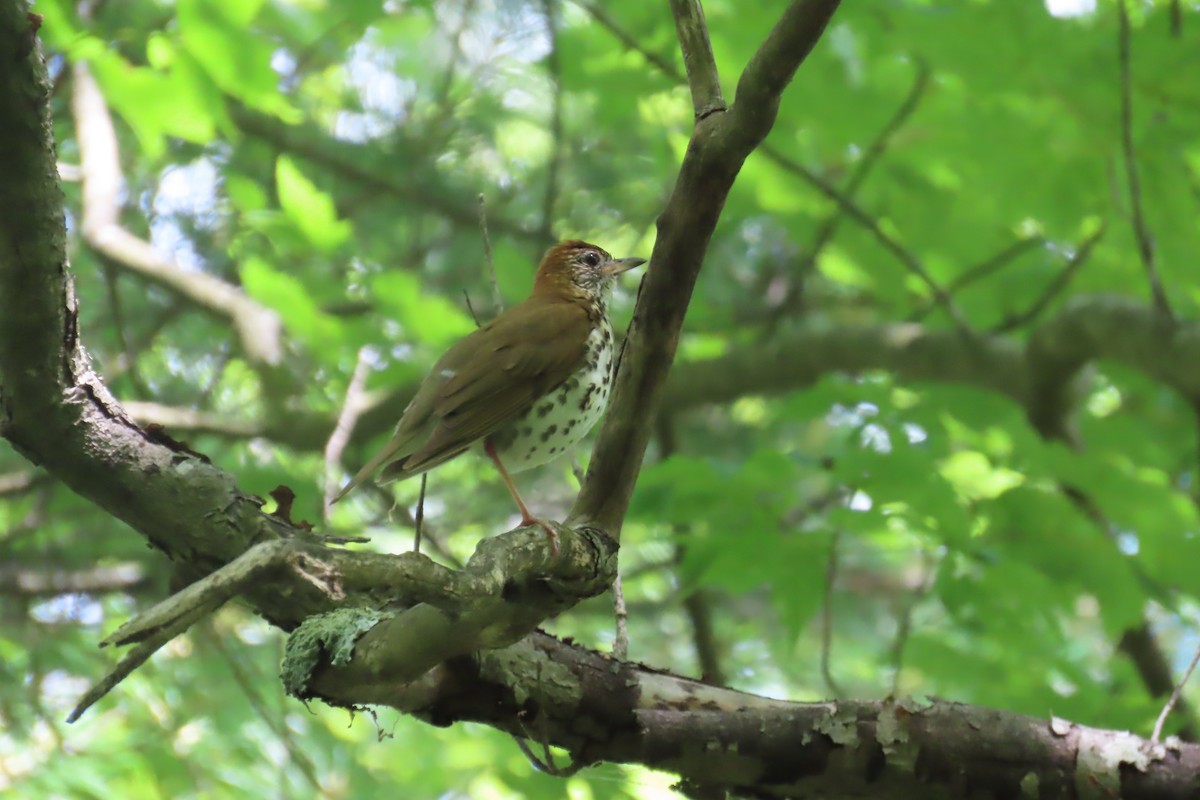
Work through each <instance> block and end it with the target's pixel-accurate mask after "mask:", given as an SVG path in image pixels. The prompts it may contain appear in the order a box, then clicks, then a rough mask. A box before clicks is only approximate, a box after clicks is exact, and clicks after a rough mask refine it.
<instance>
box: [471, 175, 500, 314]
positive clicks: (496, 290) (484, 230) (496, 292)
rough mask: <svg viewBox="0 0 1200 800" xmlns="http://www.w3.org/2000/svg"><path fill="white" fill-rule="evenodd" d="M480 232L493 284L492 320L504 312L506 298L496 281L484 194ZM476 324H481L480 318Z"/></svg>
mask: <svg viewBox="0 0 1200 800" xmlns="http://www.w3.org/2000/svg"><path fill="white" fill-rule="evenodd" d="M479 232H480V233H481V234H482V236H483V257H484V264H483V266H484V269H485V270H486V274H487V279H488V281H489V282H490V283H491V284H492V318H493V319H495V318H496V317H498V316H500V312H502V311H504V296H503V295H502V294H500V281H498V280H497V279H496V261H495V258H494V257H493V255H492V240H491V238H489V237H488V223H487V200H486V199H485V198H484V196H483V193H482V192H480V193H479ZM470 305H471V298H469V297H468V298H467V306H468V307H470ZM471 316H472V317H474V316H475V310H474V309H471ZM475 324H476V325H478V324H479V320H478V318H476V320H475Z"/></svg>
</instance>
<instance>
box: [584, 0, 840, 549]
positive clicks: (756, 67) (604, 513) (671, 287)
mask: <svg viewBox="0 0 1200 800" xmlns="http://www.w3.org/2000/svg"><path fill="white" fill-rule="evenodd" d="M837 6H838V1H837V0H793V2H791V3H790V4H789V5H788V8H787V9H786V10H785V11H784V13H783V16H782V17H781V18H780V20H779V22H778V23H777V24H776V25H775V27H774V29H772V31H771V33H770V34H769V35H768V36H767V39H766V41H764V42H763V45H762V47H761V48H759V50H758V52H757V53H755V55H754V57H753V58H751V60H750V63H749V65H747V67H746V69H745V71H744V72H743V74H742V78H741V80H740V81H739V82H738V91H737V96H736V97H735V100H734V104H733V106H732V107H731V108H730V109H729V111H728V113H711V114H709V115H707V116H703V117H700V118H698V119H697V121H696V127H695V130H694V131H693V133H692V138H691V141H690V142H689V144H688V149H687V153H686V155H685V156H684V159H683V164H682V165H681V166H680V169H679V176H678V178H677V179H676V182H675V187H674V189H673V190H672V192H671V196H670V198H669V199H668V200H667V205H666V208H665V209H664V210H663V213H662V215H661V216H660V217H659V218H658V238H657V239H656V241H655V244H654V252H653V254H652V255H651V259H650V264H651V265H650V269H649V271H648V272H647V274H646V277H645V279H644V280H643V282H642V288H641V291H640V293H639V297H638V302H637V305H636V307H635V308H634V314H633V321H632V323H630V328H629V336H628V338H627V339H626V344H625V348H624V352H623V356H622V358H621V366H620V370H619V372H618V374H617V380H616V386H615V391H614V394H613V398H612V405H611V410H610V411H609V413H608V415H607V416H606V418H605V420H604V425H603V427H602V429H601V431H600V437H599V439H598V441H597V442H596V448H595V450H594V452H593V455H592V461H591V464H590V465H589V467H588V473H587V477H586V479H585V480H584V482H583V487H582V489H581V490H580V493H579V496H578V497H577V498H576V501H575V505H574V507H573V508H572V509H571V513H570V516H569V519H570V520H587V521H590V522H592V523H594V524H595V525H596V526H597V527H599V528H601V529H602V530H605V531H608V532H610V533H611V534H612V535H613V536H619V533H620V530H621V522H622V520H623V519H624V517H625V511H626V509H627V508H628V507H629V500H630V497H631V496H632V495H633V487H634V484H635V483H636V481H637V475H638V471H639V470H640V468H641V461H642V456H643V455H644V454H645V452H646V444H647V442H648V441H649V438H650V434H651V429H652V426H653V417H654V414H655V413H656V412H657V409H658V404H659V401H660V397H661V395H662V391H663V388H664V386H665V384H666V380H667V374H668V372H669V371H670V369H671V363H672V362H673V361H674V359H675V349H676V346H677V345H678V343H679V334H680V329H681V328H682V326H683V318H684V315H685V314H686V313H687V307H688V303H689V302H690V300H691V296H692V289H693V288H694V287H695V284H696V279H697V277H698V276H699V274H700V268H701V265H702V264H703V262H704V256H705V253H706V252H707V250H708V243H709V240H710V239H711V238H712V233H713V229H714V228H715V227H716V224H717V220H718V218H719V217H720V215H721V210H722V208H723V207H724V205H725V198H726V197H727V196H728V194H729V190H730V187H732V186H733V181H734V180H735V179H736V178H737V175H738V172H739V171H740V170H741V167H742V163H743V162H744V161H745V159H746V157H747V156H748V155H750V153H751V152H753V150H754V148H756V147H757V146H758V145H759V144H760V143H761V142H762V141H763V139H765V138H766V136H767V134H768V133H769V132H770V130H771V126H772V125H773V124H774V122H775V114H776V111H777V110H778V106H779V94H780V93H781V92H782V91H783V89H784V88H785V87H786V86H787V84H788V83H789V82H790V81H791V78H792V75H793V74H794V73H795V71H796V70H797V69H798V68H799V66H800V63H801V62H802V61H803V60H804V59H805V57H806V56H807V55H808V54H809V52H810V51H811V50H812V48H813V47H814V46H815V45H816V43H817V40H818V39H819V38H820V36H821V33H822V32H823V31H824V30H825V25H826V24H827V23H828V22H829V18H830V17H831V16H832V15H833V12H834V10H835V9H836V8H837ZM702 21H703V18H702V17H697V16H692V17H689V18H688V26H684V27H688V30H689V33H688V34H687V37H684V38H681V45H682V46H683V47H684V48H685V53H686V51H687V48H689V47H695V46H697V45H696V43H695V39H694V31H693V30H692V27H690V26H694V25H696V24H697V23H702ZM699 47H700V48H701V50H703V49H704V46H703V45H699ZM692 58H693V61H694V62H695V61H698V62H699V63H705V59H703V58H702V57H697V56H696V55H695V53H693V54H692ZM697 69H698V71H699V73H700V76H699V77H698V78H697V80H698V81H699V82H700V85H699V86H698V88H697V89H696V90H695V91H694V92H693V96H694V97H699V98H701V99H702V100H704V101H705V102H711V101H712V100H713V95H712V85H711V80H712V74H711V73H706V72H705V71H704V70H703V69H702V68H697ZM704 107H706V106H705V105H704V104H699V105H697V107H696V108H697V111H700V110H701V109H702V108H704Z"/></svg>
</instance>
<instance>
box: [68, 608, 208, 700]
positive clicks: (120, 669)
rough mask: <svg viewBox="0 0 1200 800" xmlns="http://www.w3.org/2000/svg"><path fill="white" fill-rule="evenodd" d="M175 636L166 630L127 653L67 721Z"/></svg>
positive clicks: (111, 688) (101, 696)
mask: <svg viewBox="0 0 1200 800" xmlns="http://www.w3.org/2000/svg"><path fill="white" fill-rule="evenodd" d="M199 611H200V609H196V610H195V611H194V612H193V613H195V614H196V619H199V618H200V616H202V614H200V613H199ZM193 621H195V620H193ZM174 637H175V634H174V633H168V632H165V631H164V632H162V633H160V634H158V635H156V636H153V637H151V638H149V639H147V640H146V641H144V642H142V643H141V644H139V645H137V646H136V647H134V648H133V649H132V650H130V651H129V652H128V653H126V654H125V656H124V657H123V658H122V659H121V660H120V662H118V663H117V666H116V667H114V668H113V670H112V671H111V672H109V673H108V674H107V675H105V676H104V678H103V679H102V680H101V681H100V682H99V683H97V684H96V685H95V686H93V687H92V688H91V689H88V691H87V694H85V695H84V696H83V697H82V698H80V700H79V702H78V703H77V704H76V705H75V708H73V709H72V710H71V713H70V714H68V715H67V722H69V723H70V722H75V721H76V720H77V719H79V718H80V717H82V716H83V714H84V712H85V711H87V710H88V709H89V708H91V707H92V706H94V705H95V704H96V703H97V702H99V701H100V699H101V698H103V697H104V696H105V695H106V694H108V693H109V692H111V691H112V690H113V689H115V688H116V686H117V684H119V683H120V682H121V681H123V680H125V679H126V678H128V677H129V676H130V674H131V673H132V672H133V671H134V670H135V669H137V668H138V667H140V666H141V665H142V664H144V663H146V660H147V659H149V658H150V656H152V655H154V654H155V652H157V651H158V649H159V648H160V647H162V646H163V645H164V644H166V643H167V642H169V641H171V639H173V638H174Z"/></svg>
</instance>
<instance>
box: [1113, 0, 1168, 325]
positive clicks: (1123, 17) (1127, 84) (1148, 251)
mask: <svg viewBox="0 0 1200 800" xmlns="http://www.w3.org/2000/svg"><path fill="white" fill-rule="evenodd" d="M1126 1H1127V0H1117V22H1118V25H1117V63H1118V64H1119V66H1120V72H1121V151H1122V155H1123V157H1124V159H1125V178H1126V181H1127V182H1128V184H1129V210H1130V216H1131V221H1132V224H1133V235H1134V237H1135V238H1136V239H1137V244H1138V256H1139V257H1140V258H1141V260H1142V267H1143V268H1144V269H1145V270H1146V279H1147V280H1148V281H1149V282H1150V294H1151V296H1152V298H1153V300H1154V307H1155V308H1157V309H1158V311H1159V313H1160V314H1162V315H1163V316H1164V317H1165V318H1167V319H1170V320H1173V319H1174V318H1175V317H1174V315H1173V314H1172V312H1171V304H1170V303H1169V302H1168V301H1167V294H1166V292H1165V291H1163V285H1162V280H1161V279H1160V278H1159V275H1158V267H1156V266H1155V263H1154V240H1153V238H1152V237H1151V236H1150V230H1149V228H1148V227H1147V226H1146V216H1145V213H1144V212H1143V210H1142V183H1141V179H1140V178H1139V177H1138V166H1137V151H1136V150H1135V149H1134V146H1133V87H1132V80H1131V74H1130V73H1131V71H1132V70H1131V69H1130V65H1129V61H1130V44H1129V38H1130V37H1129V9H1128V7H1126V5H1125V3H1126Z"/></svg>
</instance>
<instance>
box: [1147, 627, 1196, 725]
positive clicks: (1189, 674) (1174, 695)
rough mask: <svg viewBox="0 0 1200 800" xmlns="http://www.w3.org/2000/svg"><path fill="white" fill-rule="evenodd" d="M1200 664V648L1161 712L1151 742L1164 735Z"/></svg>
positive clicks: (1155, 722)
mask: <svg viewBox="0 0 1200 800" xmlns="http://www.w3.org/2000/svg"><path fill="white" fill-rule="evenodd" d="M1198 663H1200V647H1198V648H1196V655H1194V656H1192V663H1191V664H1189V665H1188V668H1187V671H1186V672H1184V673H1183V677H1182V678H1180V679H1179V683H1177V684H1175V690H1174V691H1172V692H1171V697H1170V698H1169V699H1168V700H1167V702H1166V705H1164V706H1163V708H1162V711H1161V712H1159V715H1158V719H1157V720H1155V721H1154V732H1153V733H1151V734H1150V741H1152V742H1154V743H1155V744H1157V743H1158V737H1159V736H1161V735H1162V729H1163V725H1164V724H1165V723H1166V721H1167V717H1168V716H1170V714H1171V710H1172V709H1173V708H1175V704H1176V703H1178V702H1179V696H1180V694H1182V693H1183V687H1184V686H1186V685H1187V682H1188V681H1189V680H1190V679H1191V677H1192V673H1193V672H1195V670H1196V664H1198Z"/></svg>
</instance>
